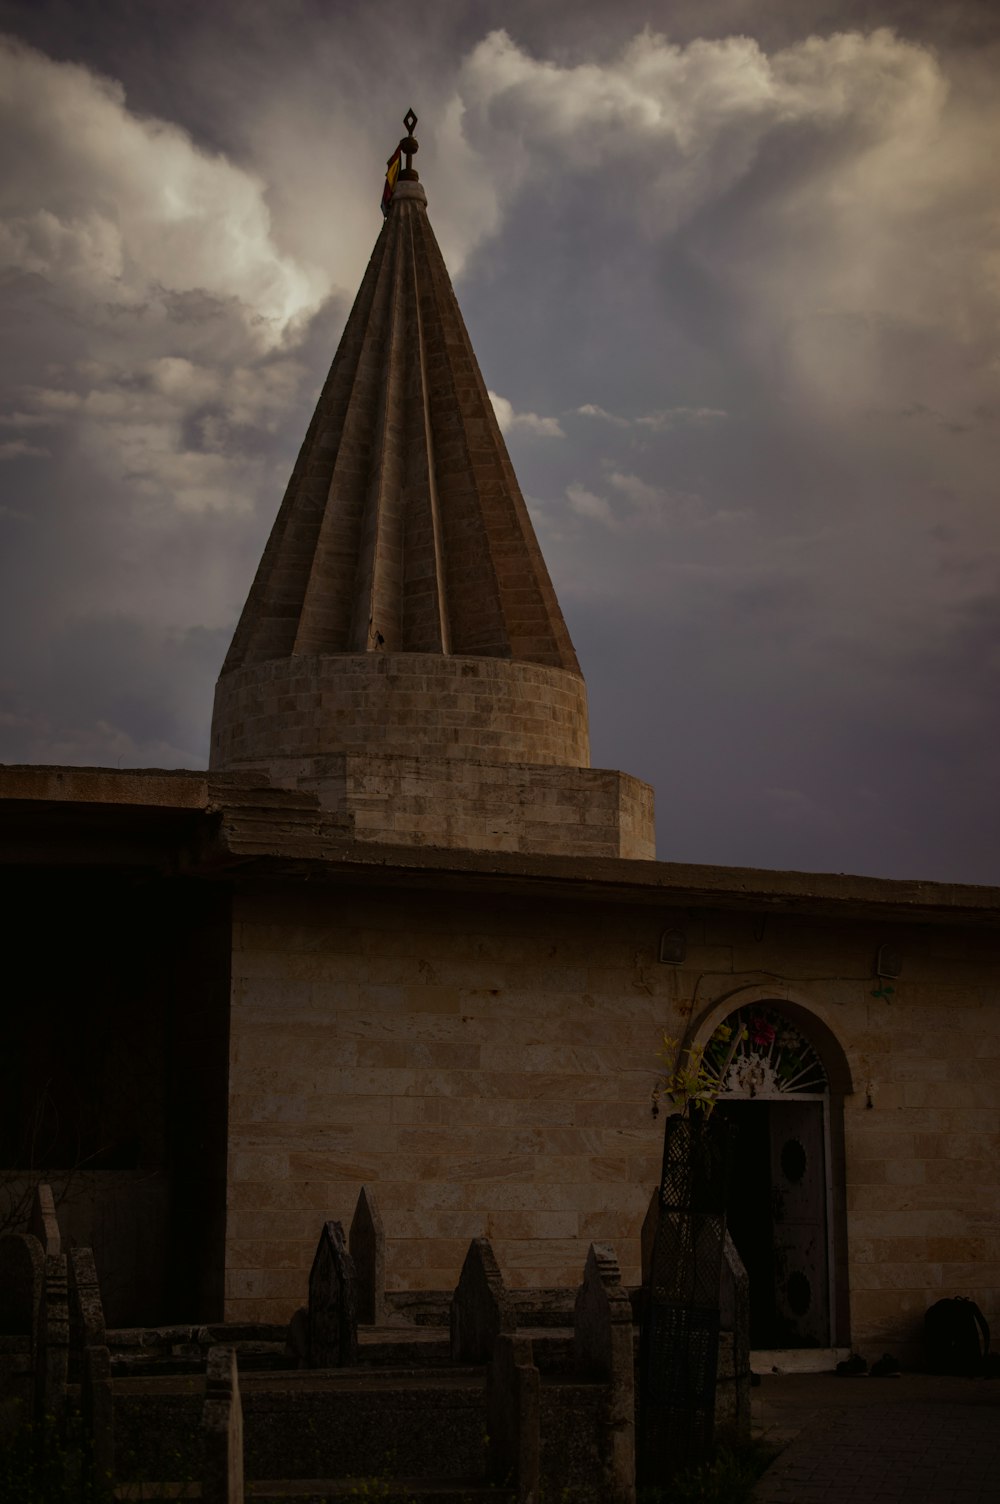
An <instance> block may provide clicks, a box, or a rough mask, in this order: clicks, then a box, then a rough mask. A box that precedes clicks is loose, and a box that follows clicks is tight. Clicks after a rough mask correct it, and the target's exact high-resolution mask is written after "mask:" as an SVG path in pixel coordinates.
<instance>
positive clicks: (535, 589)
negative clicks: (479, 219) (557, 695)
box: [223, 181, 580, 674]
mask: <svg viewBox="0 0 1000 1504" xmlns="http://www.w3.org/2000/svg"><path fill="white" fill-rule="evenodd" d="M374 650H380V651H385V652H390V653H396V652H404V653H406V652H411V653H412V652H415V653H456V654H465V655H471V656H477V657H479V656H482V657H490V658H511V659H515V660H517V661H519V662H522V663H542V664H547V665H548V666H549V667H551V668H561V669H567V670H569V671H570V672H571V673H577V674H578V673H579V671H580V670H579V665H578V663H577V659H576V654H575V652H574V651H573V644H572V643H571V641H570V637H569V633H568V631H567V630H566V624H565V622H564V621H563V617H562V612H561V611H560V609H559V603H558V601H557V600H556V597H555V592H554V590H553V588H552V584H551V581H550V580H549V576H548V571H547V570H546V568H545V562H544V560H543V558H542V555H541V551H540V550H539V547H538V544H537V542H536V540H535V535H534V531H533V529H532V526H531V520H530V518H529V516H528V512H527V508H526V507H525V504H524V501H523V499H522V496H521V492H520V489H519V487H518V484H517V479H516V477H515V475H514V470H513V466H512V465H511V462H510V457H509V455H508V453H507V448H506V445H505V444H504V441H503V437H502V436H501V433H500V429H499V426H498V424H497V420H496V417H495V415H494V412H493V407H492V404H491V402H490V399H489V396H488V394H487V391H486V386H485V383H484V381H483V378H482V375H481V374H480V370H479V366H478V363H477V361H476V357H475V354H474V352H473V349H472V343H471V341H470V339H469V335H468V331H467V330H466V327H465V323H464V321H463V319H462V315H461V312H460V310H459V307H458V301H457V299H456V297H455V293H454V291H453V289H452V285H451V281H450V279H449V277H448V272H447V270H446V268H445V264H444V260H443V258H442V255H441V251H440V249H439V247H438V243H437V240H436V239H435V237H434V232H433V230H432V229H431V226H430V223H429V221H428V218H427V200H426V197H425V194H424V190H423V188H422V186H421V185H420V184H419V183H417V182H412V181H405V182H400V183H399V184H398V185H397V187H396V191H395V193H394V195H393V198H392V203H391V208H390V211H389V215H388V218H387V220H386V224H385V227H384V228H383V231H382V233H381V235H380V236H379V239H378V241H377V243H376V246H375V250H374V253H373V255H372V258H371V261H370V263H369V266H368V270H367V272H366V273H365V278H364V281H363V282H362V284H361V290H360V292H359V293H358V296H357V299H356V301H355V304H354V308H353V310H352V312H351V315H350V318H349V319H348V321H347V327H346V328H345V330H344V334H343V338H342V339H341V342H340V348H339V349H338V351H337V354H336V358H335V359H334V362H333V367H332V369H331V371H330V374H329V376H328V378H327V381H326V384H325V386H324V387H323V391H322V394H321V396H320V399H319V403H318V405H317V407H316V411H315V414H314V415H313V420H312V422H311V423H310V425H309V430H308V432H307V434H306V437H305V442H304V443H303V445H302V449H301V451H300V453H299V457H298V461H297V463H296V465H295V469H294V471H293V472H292V478H291V480H290V482H289V485H288V490H287V491H286V493H285V499H284V501H283V503H282V506H281V510H280V512H279V513H278V518H277V521H276V523H275V525H274V528H273V531H272V533H271V536H270V539H269V541H268V544H267V547H266V549H265V551H264V557H263V559H262V560H261V564H260V568H259V569H258V571H257V578H256V579H255V581H254V584H253V588H252V589H251V591H250V597H249V599H248V601H247V603H246V606H245V607H244V610H243V615H242V617H241V619H240V623H239V626H238V627H237V629H236V635H235V637H234V638H233V643H232V646H231V648H230V650H229V654H228V656H227V658H226V662H225V666H224V668H223V673H228V672H229V671H230V670H232V669H234V668H238V667H240V666H241V665H243V664H245V663H260V662H265V661H267V660H270V659H274V658H281V657H287V656H289V655H291V654H297V653H298V654H300V653H363V652H371V651H374Z"/></svg>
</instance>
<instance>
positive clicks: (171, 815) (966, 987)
mask: <svg viewBox="0 0 1000 1504" xmlns="http://www.w3.org/2000/svg"><path fill="white" fill-rule="evenodd" d="M0 796H2V798H3V801H4V809H5V825H4V829H5V833H6V834H5V856H4V860H5V862H6V863H7V864H8V866H9V867H12V868H16V875H17V882H16V885H12V887H11V890H10V891H11V895H12V896H11V901H10V905H9V910H8V913H9V917H10V919H11V923H12V933H13V934H15V935H17V936H18V937H19V940H20V943H21V944H22V945H23V946H25V947H27V948H29V950H30V952H31V953H32V954H33V955H34V956H35V958H36V964H35V965H34V966H33V967H32V968H31V969H30V975H29V978H28V979H27V980H26V982H25V984H24V989H23V992H22V997H21V1006H20V1007H19V1008H18V1010H17V1019H16V1022H15V1024H14V1025H13V1026H12V1027H13V1032H12V1035H11V1038H12V1042H13V1045H14V1048H13V1049H12V1050H11V1051H10V1055H9V1059H10V1060H11V1061H16V1062H17V1064H16V1067H14V1066H12V1068H11V1081H9V1082H8V1083H7V1090H6V1092H5V1098H4V1122H3V1154H4V1163H5V1164H6V1165H7V1166H8V1167H9V1174H13V1175H16V1173H17V1172H22V1171H25V1170H26V1169H27V1168H29V1166H28V1164H27V1160H26V1155H27V1153H28V1150H27V1148H26V1144H27V1143H28V1140H29V1138H31V1135H30V1134H28V1133H27V1132H26V1129H25V1124H26V1123H30V1122H36V1125H37V1124H41V1126H42V1128H43V1129H44V1130H45V1132H44V1133H43V1134H42V1138H43V1139H44V1138H45V1135H46V1134H48V1140H47V1142H48V1149H47V1153H48V1156H49V1161H50V1163H48V1164H46V1165H45V1166H44V1168H45V1169H46V1170H47V1171H49V1173H51V1172H52V1171H53V1169H60V1168H61V1169H63V1170H64V1171H66V1172H67V1173H68V1172H69V1171H70V1170H73V1171H74V1182H73V1183H74V1192H73V1194H72V1195H71V1196H70V1197H69V1198H68V1200H67V1203H66V1206H67V1211H66V1213H65V1215H66V1216H68V1217H69V1219H70V1227H69V1232H70V1235H71V1236H72V1234H73V1226H72V1219H73V1218H74V1217H75V1218H77V1220H78V1221H79V1223H80V1236H81V1237H84V1238H85V1239H89V1240H90V1241H92V1242H93V1243H94V1244H95V1246H96V1250H97V1256H98V1261H99V1263H101V1262H102V1260H103V1264H104V1283H105V1286H106V1290H107V1294H106V1299H107V1301H108V1304H109V1318H110V1319H111V1320H112V1322H116V1321H117V1322H121V1323H124V1322H126V1321H133V1320H139V1319H147V1320H154V1319H165V1318H167V1317H171V1316H176V1317H178V1318H180V1317H184V1318H187V1319H195V1318H201V1319H208V1318H212V1317H219V1316H220V1315H221V1314H223V1311H224V1313H225V1315H226V1316H227V1317H228V1318H230V1319H247V1320H279V1321H280V1320H285V1319H286V1318H287V1317H288V1316H289V1315H290V1314H291V1312H292V1311H293V1310H294V1309H295V1308H296V1307H297V1306H298V1305H300V1304H301V1303H302V1299H303V1293H304V1289H305V1281H306V1277H307V1274H308V1267H309V1261H310V1259H311V1256H312V1253H313V1250H314V1248H315V1244H316V1235H317V1229H318V1226H319V1224H320V1223H321V1222H322V1221H323V1220H324V1219H327V1218H331V1217H336V1218H340V1219H342V1220H344V1221H345V1222H347V1221H349V1220H350V1215H351V1211H352V1209H353V1205H354V1201H355V1199H356V1197H357V1194H358V1190H359V1187H360V1186H361V1185H362V1184H365V1185H368V1186H370V1187H372V1188H374V1190H375V1193H376V1195H377V1197H378V1200H379V1205H380V1208H381V1211H382V1216H383V1221H384V1224H385V1230H386V1235H387V1239H388V1281H389V1285H390V1287H391V1288H394V1289H396V1290H407V1289H409V1290H417V1289H435V1288H449V1287H451V1286H453V1285H454V1283H455V1280H456V1278H457V1275H458V1272H459V1269H460V1267H461V1263H462V1259H463V1256H464V1253H465V1250H466V1248H467V1246H468V1242H469V1239H470V1238H472V1237H474V1236H476V1235H478V1234H482V1233H485V1234H487V1235H489V1237H490V1238H491V1239H492V1241H493V1244H494V1247H495V1249H496V1252H497V1255H498V1258H499V1260H500V1264H501V1266H502V1268H503V1270H504V1274H505V1277H506V1278H507V1281H508V1283H509V1284H510V1285H512V1286H515V1287H516V1286H521V1287H528V1286H551V1285H557V1284H563V1283H570V1282H575V1281H576V1280H577V1278H578V1276H579V1270H580V1268H581V1267H582V1263H583V1260H584V1257H585V1255H586V1251H587V1247H588V1245H589V1243H590V1242H591V1241H601V1242H610V1243H611V1244H612V1245H613V1246H614V1247H615V1249H616V1251H617V1253H618V1256H619V1258H620V1260H621V1263H622V1267H623V1272H624V1273H625V1277H626V1279H628V1280H630V1281H632V1282H636V1283H637V1282H638V1281H639V1280H640V1278H641V1230H642V1224H643V1221H644V1218H645V1216H646V1212H647V1208H648V1205H649V1201H650V1196H651V1193H652V1192H653V1190H654V1188H655V1185H656V1181H657V1174H658V1168H659V1159H660V1153H661V1147H662V1118H660V1119H656V1118H655V1117H654V1116H653V1113H652V1111H651V1090H652V1087H653V1085H654V1082H655V1079H656V1076H657V1073H658V1069H659V1062H658V1053H659V1050H660V1047H661V1042H662V1038H663V1035H664V1034H666V1035H668V1036H670V1037H671V1038H673V1039H675V1040H678V1041H684V1042H685V1043H686V1045H687V1046H695V1047H699V1046H709V1047H710V1048H714V1046H712V1044H711V1042H712V1041H713V1040H718V1038H719V1034H718V1030H719V1026H720V1025H721V1024H725V1023H726V1021H727V1020H728V1021H730V1022H731V1023H733V1024H735V1027H736V1033H737V1035H739V1033H740V1031H741V1030H744V1031H746V1032H747V1036H748V1038H747V1043H746V1045H745V1048H744V1050H743V1054H742V1055H740V1057H739V1058H738V1059H735V1061H734V1063H731V1062H729V1061H728V1060H727V1061H726V1063H725V1069H726V1072H727V1074H726V1076H725V1080H724V1082H723V1087H724V1089H723V1093H722V1099H721V1105H720V1108H719V1109H718V1110H719V1111H721V1112H723V1113H724V1114H726V1115H727V1116H729V1117H730V1118H731V1120H732V1123H733V1130H734V1140H735V1145H736V1147H735V1151H734V1152H735V1161H736V1173H735V1176H734V1183H735V1186H736V1189H735V1191H734V1201H733V1209H732V1220H733V1226H734V1236H735V1235H736V1231H737V1230H738V1232H739V1237H738V1239H737V1241H738V1242H739V1241H741V1240H742V1242H743V1248H742V1249H741V1251H742V1252H743V1255H744V1258H745V1260H746V1262H747V1263H748V1265H749V1266H750V1271H751V1288H752V1297H751V1298H752V1302H753V1303H754V1307H755V1313H756V1314H755V1322H756V1328H755V1329H756V1334H757V1336H756V1341H757V1345H758V1346H764V1347H771V1348H774V1347H783V1346H803V1345H806V1346H814V1347H819V1348H823V1349H827V1348H831V1347H844V1346H848V1345H853V1346H854V1347H855V1348H861V1349H862V1350H865V1349H868V1350H871V1351H875V1350H876V1349H877V1350H878V1351H881V1350H882V1348H883V1347H886V1346H889V1347H895V1348H897V1349H898V1350H900V1351H901V1352H903V1353H904V1354H906V1353H909V1354H910V1355H913V1354H914V1353H915V1351H916V1341H917V1337H918V1334H919V1328H920V1322H921V1319H922V1315H923V1312H924V1310H925V1309H926V1307H927V1306H928V1305H929V1304H930V1303H932V1302H933V1301H934V1300H935V1299H937V1298H938V1297H939V1296H941V1295H943V1294H969V1295H972V1296H974V1297H975V1298H976V1300H977V1301H978V1302H979V1304H980V1305H981V1306H982V1307H983V1309H984V1310H985V1311H986V1313H987V1315H988V1317H989V1318H990V1319H991V1320H995V1319H998V1318H1000V1309H998V1287H1000V1215H998V1213H1000V1196H998V1186H997V1174H996V1159H997V1149H998V1147H1000V1135H998V1121H997V1108H996V1104H997V1087H998V1081H1000V923H998V916H1000V909H998V900H1000V892H998V891H997V890H995V889H984V888H971V887H959V886H954V885H938V884H932V883H906V882H888V881H879V880H874V879H863V878H853V877H844V876H831V875H815V874H801V873H772V872H762V871H752V870H743V869H723V868H713V867H703V866H683V865H679V864H676V863H670V862H658V861H656V860H654V845H653V805H652V793H651V791H650V790H649V789H648V788H647V787H646V786H645V785H644V784H642V783H640V782H639V781H638V780H636V779H634V778H631V777H629V776H628V775H627V774H625V773H619V772H615V771H611V770H600V769H593V768H591V767H590V766H589V742H588V727H587V710H586V692H585V687H584V683H583V679H582V677H581V675H580V671H579V666H578V664H577V661H576V656H575V653H574V651H573V647H572V643H571V642H570V638H569V634H568V632H567V630H566V626H565V623H564V621H563V618H562V615H561V612H560V610H559V606H558V602H557V601H556V598H555V594H554V592H553V590H552V586H551V583H550V581H549V577H548V574H547V572H546V570H545V565H544V562H543V561H542V558H541V554H540V552H539V550H538V545H537V542H536V541H535V538H534V535H533V533H532V530H531V524H530V521H529V519H528V515H527V511H526V509H525V506H524V502H523V500H522V498H521V496H520V492H519V490H518V488H517V482H516V479H515V477H514V474H513V470H512V468H511V465H510V460H509V457H508V456H507V453H506V449H505V447H504V444H503V440H502V437H501V435H500V432H499V429H498V427H497V424H496V420H495V418H494V415H493V412H492V408H491V406H490V403H489V399H488V397H487V394H486V388H485V385H484V383H483V380H482V377H481V375H480V373H479V369H478V366H477V364H476V361H475V356H474V354H473V352H472V347H471V344H470V342H469V339H468V334H467V332H466V330H465V327H464V324H463V322H462V319H461V314H460V312H459V310H458V305H457V302H456V301H455V297H454V293H453V291H452V289H451V284H450V282H449V280H448V277H447V272H446V271H445V268H444V264H443V261H442V260H441V255H440V251H439V250H438V248H437V245H436V242H435V241H434V237H433V233H432V231H431V229H430V225H429V222H428V219H427V213H426V200H425V197H424V194H423V190H422V188H421V187H420V185H419V183H418V182H417V181H416V179H415V175H413V176H410V177H406V175H405V174H404V175H403V180H402V182H401V183H400V185H399V187H398V188H397V191H396V196H395V199H394V202H393V205H392V207H391V209H390V212H389V216H388V219H387V223H386V226H385V228H384V230H383V232H382V234H381V236H380V238H379V242H378V244H377V246H376V249H375V253H374V255H373V258H372V262H371V265H370V267H369V269H368V272H367V273H366V277H365V280H364V282H363V284H362V287H361V290H360V292H359V295H358V300H357V302H356V304H355V307H354V310H353V312H352V314H351V316H350V319H349V321H348V324H347V327H346V329H345V333H344V337H343V340H342V342H341V345H340V348H339V350H338V353H337V356H336V359H335V361H334V364H333V368H332V370H331V373H330V377H329V379H328V381H327V383H326V385H325V387H324V390H323V393H322V394H321V396H320V399H319V403H318V406H317V410H316V413H315V415H314V417H313V420H312V422H311V424H310V426H309V429H308V432H307V435H306V440H305V443H304V444H303V448H302V452H301V454H300V457H299V460H298V462H297V465H296V467H295V471H294V472H293V476H292V479H291V482H290V484H289V489H288V492H287V494H286V497H285V500H284V502H283V503H282V507H281V510H280V511H279V514H278V518H277V521H276V523H275V527H274V530H273V532H272V535H271V539H270V540H269V543H268V545H267V549H266V550H265V554H264V557H263V560H262V563H261V567H260V570H259V572H258V575H257V579H256V581H255V582H254V585H253V588H252V590H251V593H250V596H249V599H248V602H247V606H246V608H245V610H244V613H243V617H242V619H241V621H240V624H239V627H238V628H237V631H236V635H235V637H234V640H233V646H232V648H231V650H230V653H229V656H228V657H227V660H226V664H225V666H224V668H223V673H222V676H221V678H220V681H219V687H218V691H217V696H216V711H215V720H214V723H213V733H212V754H211V769H210V771H209V772H208V773H207V774H206V773H170V772H163V771H158V770H146V771H118V770H108V769H90V770H88V769H69V768H65V769H57V768H8V769H5V770H3V771H2V773H0ZM53 933H58V934H59V935H60V937H61V943H60V944H58V945H55V946H53V944H52V935H53ZM15 1076H16V1079H15ZM74 1124H75V1128H73V1127H72V1125H74ZM53 1125H55V1126H53ZM68 1125H69V1126H68ZM74 1133H75V1137H74ZM31 1142H32V1144H34V1146H35V1149H36V1150H37V1147H38V1143H39V1134H38V1132H35V1134H34V1137H33V1138H31ZM60 1161H62V1163H60ZM8 1178H9V1177H8ZM137 1271H138V1272H137Z"/></svg>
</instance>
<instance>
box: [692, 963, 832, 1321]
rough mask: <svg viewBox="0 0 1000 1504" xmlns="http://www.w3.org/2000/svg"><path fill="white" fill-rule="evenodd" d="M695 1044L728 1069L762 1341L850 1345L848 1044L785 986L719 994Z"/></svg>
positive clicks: (724, 1075) (741, 1221) (741, 1222)
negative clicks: (846, 1169)
mask: <svg viewBox="0 0 1000 1504" xmlns="http://www.w3.org/2000/svg"><path fill="white" fill-rule="evenodd" d="M723 1025H725V1026H727V1027H728V1028H729V1030H730V1031H731V1033H730V1035H729V1038H728V1039H726V1038H723V1037H722V1036H723V1035H724V1033H725V1030H724V1029H722V1028H721V1027H720V1026H723ZM688 1043H689V1044H690V1045H692V1046H699V1047H703V1048H704V1049H705V1051H706V1055H705V1060H706V1064H707V1065H708V1066H709V1068H710V1069H712V1070H715V1071H716V1072H717V1073H718V1074H719V1075H720V1078H721V1080H720V1093H719V1105H718V1107H717V1109H716V1110H717V1111H719V1112H721V1113H723V1114H724V1115H725V1116H726V1117H727V1118H728V1119H729V1120H730V1121H731V1123H732V1124H733V1155H734V1166H733V1176H732V1189H731V1197H730V1207H729V1221H730V1230H731V1232H732V1235H733V1240H734V1242H735V1243H736V1245H737V1247H738V1248H739V1249H740V1253H741V1255H742V1256H743V1260H744V1263H745V1264H746V1265H747V1268H748V1272H749V1273H750V1285H751V1290H750V1301H751V1345H752V1346H753V1347H755V1348H758V1349H760V1348H770V1349H774V1348H790V1347H820V1348H826V1347H834V1346H837V1347H839V1346H848V1345H849V1344H850V1315H849V1310H848V1290H847V1236H846V1220H845V1219H846V1206H845V1194H844V1133H843V1101H844V1097H845V1096H846V1095H847V1094H848V1093H850V1092H851V1091H852V1090H853V1082H852V1079H851V1072H850V1067H849V1064H848V1061H847V1057H846V1055H845V1053H844V1050H843V1047H842V1046H841V1044H840V1042H839V1040H838V1039H837V1037H836V1034H835V1033H834V1031H833V1029H832V1028H831V1027H830V1025H829V1024H828V1023H827V1022H826V1020H825V1019H823V1018H822V1017H821V1016H820V1015H819V1013H818V1012H817V1011H815V1009H814V1008H812V1007H810V1006H809V1005H807V1004H806V1003H804V1002H802V1001H801V1000H799V999H797V998H794V997H790V996H788V995H787V993H786V992H785V990H784V989H783V988H781V987H780V986H779V987H778V988H775V987H774V986H773V985H772V986H771V987H766V986H765V987H758V986H755V987H748V988H741V989H738V990H737V991H735V992H733V993H731V994H729V995H728V996H727V997H725V998H723V999H718V1000H717V1001H716V1003H715V1004H714V1005H713V1006H712V1007H710V1008H709V1009H706V1010H705V1012H704V1013H703V1014H702V1015H701V1017H700V1018H699V1019H698V1021H697V1023H696V1025H695V1026H694V1027H693V1029H692V1030H691V1031H690V1033H689V1036H688Z"/></svg>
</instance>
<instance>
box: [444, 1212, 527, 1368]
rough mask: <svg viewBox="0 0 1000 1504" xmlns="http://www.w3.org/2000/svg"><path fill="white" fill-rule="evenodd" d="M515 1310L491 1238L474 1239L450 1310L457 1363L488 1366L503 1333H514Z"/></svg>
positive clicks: (452, 1352) (453, 1354) (454, 1355)
mask: <svg viewBox="0 0 1000 1504" xmlns="http://www.w3.org/2000/svg"><path fill="white" fill-rule="evenodd" d="M514 1325H515V1321H514V1308H513V1306H512V1304H511V1301H510V1298H509V1296H508V1294H507V1291H506V1290H505V1289H504V1283H503V1275H502V1274H501V1272H500V1266H499V1264H498V1263H497V1260H496V1254H495V1253H494V1252H493V1249H492V1247H491V1245H490V1240H489V1238H473V1239H472V1242H471V1243H470V1244H469V1251H468V1253H467V1254H466V1255H465V1262H464V1264H463V1265H462V1273H461V1275H460V1276H459V1280H458V1284H457V1285H456V1287H455V1293H454V1295H453V1296H452V1298H451V1307H450V1309H449V1326H450V1331H451V1356H452V1360H453V1362H455V1363H488V1362H489V1361H490V1359H491V1358H492V1356H493V1350H494V1348H495V1347H496V1343H497V1338H498V1337H499V1336H500V1334H501V1332H513V1330H514Z"/></svg>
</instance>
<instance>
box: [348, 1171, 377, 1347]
mask: <svg viewBox="0 0 1000 1504" xmlns="http://www.w3.org/2000/svg"><path fill="white" fill-rule="evenodd" d="M348 1244H349V1247H350V1251H351V1258H352V1259H353V1261H354V1274H355V1278H356V1280H357V1307H358V1320H359V1321H360V1322H363V1323H364V1324H365V1325H367V1326H377V1325H378V1323H379V1322H380V1321H381V1319H382V1314H383V1310H384V1308H385V1229H384V1228H383V1226H382V1216H381V1213H380V1212H379V1209H378V1206H377V1204H376V1202H375V1196H374V1194H373V1192H372V1191H370V1190H369V1188H368V1186H366V1185H363V1186H362V1187H361V1192H360V1194H359V1196H358V1204H357V1206H356V1207H355V1208H354V1216H353V1218H352V1220H351V1230H350V1232H349V1233H348Z"/></svg>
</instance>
